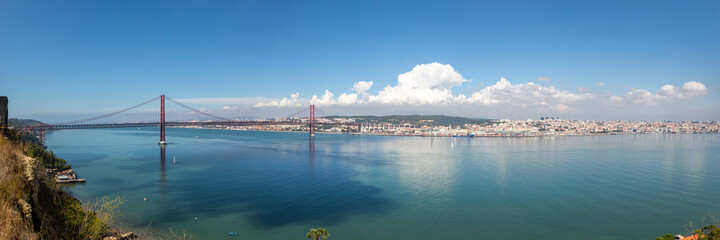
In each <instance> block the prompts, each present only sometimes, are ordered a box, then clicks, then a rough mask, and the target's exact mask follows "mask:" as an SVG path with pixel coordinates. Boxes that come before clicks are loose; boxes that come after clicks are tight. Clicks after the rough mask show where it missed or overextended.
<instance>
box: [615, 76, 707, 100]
mask: <svg viewBox="0 0 720 240" xmlns="http://www.w3.org/2000/svg"><path fill="white" fill-rule="evenodd" d="M705 94H707V88H706V87H705V85H704V84H702V83H699V82H696V81H689V82H685V83H683V86H682V87H680V88H678V87H675V86H673V85H664V86H662V87H661V88H660V90H659V91H658V92H657V93H656V94H652V93H650V91H648V90H645V89H635V88H631V89H630V90H629V91H628V93H627V94H625V99H627V100H629V101H630V102H633V103H644V104H658V103H661V102H665V101H673V100H684V99H690V98H693V97H696V96H702V95H705Z"/></svg>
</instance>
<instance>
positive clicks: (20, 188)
mask: <svg viewBox="0 0 720 240" xmlns="http://www.w3.org/2000/svg"><path fill="white" fill-rule="evenodd" d="M20 149H22V148H20V147H18V146H16V145H15V144H12V143H11V142H10V141H9V140H7V139H5V138H3V137H0V216H2V217H0V239H37V238H38V235H37V234H36V233H35V232H34V231H33V224H32V214H31V211H32V208H31V207H30V204H28V202H29V198H30V196H29V194H28V193H29V192H30V191H29V189H30V188H31V183H32V175H33V174H32V170H31V168H28V167H30V166H29V164H28V163H27V162H25V161H26V159H25V158H24V155H23V153H22V151H21V150H20ZM28 173H30V174H28ZM28 176H30V178H28Z"/></svg>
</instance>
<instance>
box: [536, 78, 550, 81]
mask: <svg viewBox="0 0 720 240" xmlns="http://www.w3.org/2000/svg"><path fill="white" fill-rule="evenodd" d="M537 80H538V81H540V82H549V81H550V80H552V78H549V77H538V78H537Z"/></svg>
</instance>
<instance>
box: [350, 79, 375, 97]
mask: <svg viewBox="0 0 720 240" xmlns="http://www.w3.org/2000/svg"><path fill="white" fill-rule="evenodd" d="M372 85H373V81H369V82H366V81H359V82H356V83H355V84H353V87H352V90H354V91H356V92H357V93H358V94H360V95H364V94H366V93H365V92H367V90H369V89H370V88H371V87H372Z"/></svg>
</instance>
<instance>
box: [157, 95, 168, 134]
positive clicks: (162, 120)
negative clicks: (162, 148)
mask: <svg viewBox="0 0 720 240" xmlns="http://www.w3.org/2000/svg"><path fill="white" fill-rule="evenodd" d="M158 144H160V145H166V144H167V142H166V141H165V95H160V142H159V143H158Z"/></svg>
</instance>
